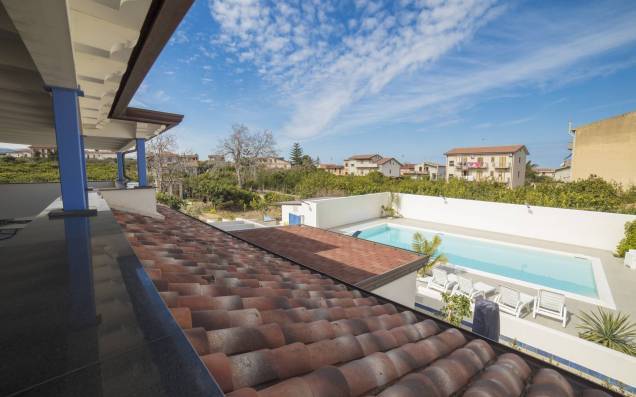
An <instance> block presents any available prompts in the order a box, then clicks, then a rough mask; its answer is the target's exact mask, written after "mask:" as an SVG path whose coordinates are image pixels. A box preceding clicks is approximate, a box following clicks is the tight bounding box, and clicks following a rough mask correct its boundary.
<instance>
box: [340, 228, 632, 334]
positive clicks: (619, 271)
mask: <svg viewBox="0 0 636 397" xmlns="http://www.w3.org/2000/svg"><path fill="white" fill-rule="evenodd" d="M386 222H387V220H386V219H376V220H372V221H365V222H359V223H355V224H349V225H343V226H340V227H338V228H337V229H335V230H337V231H340V232H342V231H345V230H351V229H354V228H356V227H360V228H361V227H365V228H366V227H369V226H372V225H377V224H381V223H386ZM390 223H393V224H398V225H404V226H410V227H417V228H422V229H432V230H437V231H441V232H446V233H455V234H461V235H465V236H469V237H477V238H484V239H489V240H495V241H501V242H506V243H512V244H520V245H525V246H529V247H535V248H542V249H549V250H555V251H564V252H571V253H577V254H583V255H587V256H590V257H596V258H599V259H600V260H601V263H602V268H603V272H604V273H605V277H606V279H607V284H608V285H609V290H610V293H611V295H612V298H613V300H614V304H615V306H616V310H618V311H621V312H623V313H626V314H629V315H630V316H631V318H632V319H634V318H636V305H634V302H635V301H636V289H634V286H635V285H636V271H633V270H630V269H629V268H627V267H625V266H624V265H623V263H622V259H621V258H616V257H614V256H613V255H612V252H609V251H603V250H599V249H594V248H588V247H581V246H576V245H570V244H563V243H557V242H553V241H545V240H538V239H531V238H525V237H519V236H512V235H507V234H502V233H494V232H489V231H484V230H476V229H470V228H464V227H458V226H452V225H446V224H440V223H434V222H426V221H419V220H413V219H404V218H398V219H391V220H390ZM455 272H456V273H459V274H461V273H468V275H469V276H470V278H471V279H473V280H474V281H483V282H485V283H488V284H491V285H493V286H498V285H506V286H508V287H511V288H515V289H517V290H519V291H521V292H524V293H527V294H530V295H536V292H537V291H536V289H534V288H529V287H527V286H524V285H520V284H517V283H514V282H506V281H502V280H500V279H498V278H495V277H487V276H484V275H483V274H479V275H477V274H474V273H472V272H470V270H469V271H468V272H465V271H464V270H459V269H456V270H455ZM419 290H420V291H421V292H422V293H418V295H417V297H416V302H418V303H420V304H423V305H425V306H428V307H431V308H433V309H439V308H440V307H441V301H440V297H439V294H438V293H436V292H434V291H430V290H428V289H425V290H424V291H423V290H422V289H421V288H420V289H419ZM494 296H495V295H493V296H489V299H493V298H494ZM566 305H567V308H568V311H569V312H570V318H569V321H568V323H567V326H566V328H563V327H562V326H561V323H560V322H559V321H557V320H554V319H551V318H547V317H541V316H538V317H537V318H536V319H535V318H532V314H531V313H530V314H529V315H528V313H527V312H526V313H525V314H524V315H523V318H524V319H526V320H528V321H533V322H535V323H539V324H541V325H544V326H546V327H550V328H553V329H555V330H560V331H563V332H567V333H569V334H571V335H577V329H576V326H577V324H578V323H579V321H578V319H577V318H576V316H575V315H576V314H578V313H580V312H590V311H592V310H595V309H596V307H597V306H596V305H594V304H591V303H588V302H584V301H581V300H577V299H574V298H571V297H568V298H567V299H566ZM572 314H574V316H573V315H572ZM504 315H505V314H504Z"/></svg>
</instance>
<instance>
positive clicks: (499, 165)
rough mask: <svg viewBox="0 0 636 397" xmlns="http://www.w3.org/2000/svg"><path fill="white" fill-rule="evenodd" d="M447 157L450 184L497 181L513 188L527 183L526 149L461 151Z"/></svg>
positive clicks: (517, 146)
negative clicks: (460, 180) (454, 179)
mask: <svg viewBox="0 0 636 397" xmlns="http://www.w3.org/2000/svg"><path fill="white" fill-rule="evenodd" d="M444 154H445V155H446V170H447V172H446V180H449V179H452V178H461V179H466V180H469V181H483V180H494V181H497V182H502V183H505V184H507V185H508V186H510V187H517V186H522V185H523V184H524V183H525V180H526V157H527V156H528V154H529V152H528V149H527V148H526V146H525V145H507V146H482V147H460V148H454V149H451V150H449V151H448V152H446V153H444Z"/></svg>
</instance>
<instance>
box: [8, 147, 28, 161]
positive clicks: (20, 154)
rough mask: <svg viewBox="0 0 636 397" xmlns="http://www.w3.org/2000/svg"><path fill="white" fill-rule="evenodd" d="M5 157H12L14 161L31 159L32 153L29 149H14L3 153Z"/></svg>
mask: <svg viewBox="0 0 636 397" xmlns="http://www.w3.org/2000/svg"><path fill="white" fill-rule="evenodd" d="M3 154H4V155H5V156H7V157H13V158H16V159H24V158H31V157H33V152H32V151H31V149H28V148H24V149H16V150H14V151H12V152H6V153H3Z"/></svg>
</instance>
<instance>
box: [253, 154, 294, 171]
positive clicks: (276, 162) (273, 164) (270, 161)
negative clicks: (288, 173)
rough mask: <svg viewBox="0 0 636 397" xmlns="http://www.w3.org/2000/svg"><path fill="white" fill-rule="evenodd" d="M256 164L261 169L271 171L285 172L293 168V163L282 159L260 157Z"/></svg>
mask: <svg viewBox="0 0 636 397" xmlns="http://www.w3.org/2000/svg"><path fill="white" fill-rule="evenodd" d="M256 162H257V163H258V165H260V166H261V167H264V168H267V169H270V170H279V169H283V170H284V169H289V168H291V163H290V162H289V161H287V160H285V159H284V158H282V157H259V158H258V159H256Z"/></svg>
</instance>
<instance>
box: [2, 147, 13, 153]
mask: <svg viewBox="0 0 636 397" xmlns="http://www.w3.org/2000/svg"><path fill="white" fill-rule="evenodd" d="M14 150H15V149H9V148H8V147H0V153H11V152H13V151H14Z"/></svg>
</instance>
